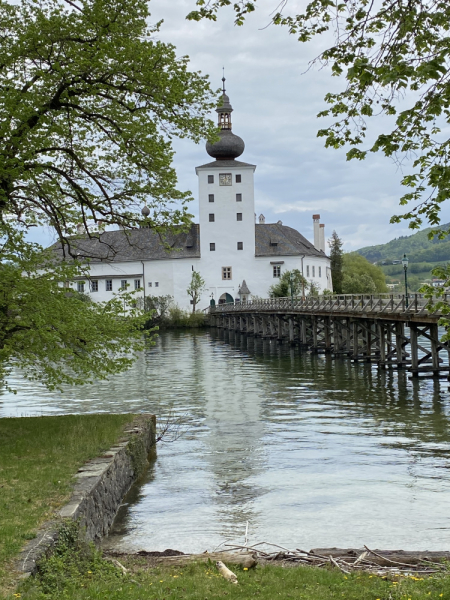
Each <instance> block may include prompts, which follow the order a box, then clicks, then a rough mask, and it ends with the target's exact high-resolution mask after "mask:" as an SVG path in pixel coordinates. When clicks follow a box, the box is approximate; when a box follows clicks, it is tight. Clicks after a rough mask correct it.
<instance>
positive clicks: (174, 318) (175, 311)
mask: <svg viewBox="0 0 450 600" xmlns="http://www.w3.org/2000/svg"><path fill="white" fill-rule="evenodd" d="M205 325H206V317H205V314H204V313H202V312H195V313H189V312H188V311H187V310H183V309H182V308H180V307H179V306H177V305H176V304H175V305H172V306H171V307H170V308H169V311H168V315H167V318H166V319H165V321H164V324H163V327H205Z"/></svg>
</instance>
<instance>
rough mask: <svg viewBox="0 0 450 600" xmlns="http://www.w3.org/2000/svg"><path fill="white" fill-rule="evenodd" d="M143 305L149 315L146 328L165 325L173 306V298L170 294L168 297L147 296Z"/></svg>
mask: <svg viewBox="0 0 450 600" xmlns="http://www.w3.org/2000/svg"><path fill="white" fill-rule="evenodd" d="M143 304H144V310H145V312H146V313H147V315H146V317H147V321H146V323H145V327H146V328H149V327H153V326H154V325H158V326H159V325H163V324H164V322H165V321H166V320H167V317H168V313H169V310H170V308H171V306H172V304H173V296H170V295H169V294H168V295H166V296H146V297H145V301H144V303H143ZM149 315H150V316H149Z"/></svg>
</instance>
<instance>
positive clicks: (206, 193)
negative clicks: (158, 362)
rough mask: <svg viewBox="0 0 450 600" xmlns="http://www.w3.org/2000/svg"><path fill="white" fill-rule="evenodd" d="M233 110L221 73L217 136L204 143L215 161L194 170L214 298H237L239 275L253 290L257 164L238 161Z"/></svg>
mask: <svg viewBox="0 0 450 600" xmlns="http://www.w3.org/2000/svg"><path fill="white" fill-rule="evenodd" d="M232 112H233V107H232V106H231V103H230V98H229V97H228V95H227V93H226V90H225V77H223V78H222V97H221V103H220V106H218V107H217V108H216V113H217V116H218V119H217V125H218V132H217V133H218V136H219V140H218V141H217V142H215V143H213V144H211V143H210V142H207V144H206V152H207V153H208V154H209V156H211V157H212V158H213V159H215V160H213V161H212V162H209V163H207V164H205V165H201V166H200V167H197V168H196V170H195V171H196V173H197V175H198V179H199V214H200V251H201V257H202V271H205V274H204V275H203V273H202V276H203V277H204V278H205V280H206V282H207V284H208V285H209V286H210V290H211V292H212V293H214V298H216V300H219V299H220V297H221V296H223V294H229V295H230V296H232V297H233V298H236V297H237V296H238V289H239V284H240V283H241V282H242V280H243V279H245V280H246V281H247V282H248V285H249V286H250V288H251V282H252V273H251V267H250V265H251V264H252V260H253V259H254V256H255V201H254V182H253V174H254V171H255V169H256V166H255V165H251V164H249V163H245V162H241V161H238V160H236V159H237V158H238V157H239V156H240V155H241V154H242V153H243V152H244V149H245V144H244V140H243V139H242V138H240V137H239V136H237V135H235V134H234V133H233V132H232V123H231V113H232ZM203 265H204V266H203ZM224 269H226V270H224ZM212 282H214V285H211V284H212ZM219 292H220V293H219ZM217 294H218V295H217Z"/></svg>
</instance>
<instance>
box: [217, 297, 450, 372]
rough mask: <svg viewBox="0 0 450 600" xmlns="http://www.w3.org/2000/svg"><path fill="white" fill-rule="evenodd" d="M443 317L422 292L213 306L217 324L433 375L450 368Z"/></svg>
mask: <svg viewBox="0 0 450 600" xmlns="http://www.w3.org/2000/svg"><path fill="white" fill-rule="evenodd" d="M448 296H449V297H448V300H449V301H450V294H449V295H448ZM443 299H444V300H445V299H446V298H445V297H444V298H443ZM407 304H408V306H407ZM441 316H442V315H441V313H440V312H430V311H429V310H427V300H426V299H425V298H423V297H422V295H421V294H412V295H410V296H409V298H408V302H407V300H406V298H405V296H404V295H396V294H374V295H342V296H318V297H307V298H305V299H301V298H294V299H293V300H291V299H290V298H273V299H268V300H255V301H253V302H243V303H236V304H221V305H218V306H215V307H210V309H209V322H210V325H211V326H213V327H219V328H223V329H229V330H233V331H239V332H241V333H246V334H249V335H254V336H258V337H262V338H271V339H276V340H278V341H279V342H283V341H284V340H285V341H287V342H289V343H290V344H298V345H300V346H302V347H305V348H307V349H309V350H311V351H312V352H326V353H331V354H333V355H335V356H345V357H348V358H350V359H351V360H353V361H365V362H373V363H376V364H377V365H378V366H379V367H380V368H387V367H388V368H397V369H401V368H406V369H408V370H409V371H411V372H412V375H413V376H419V375H425V376H427V375H428V376H433V377H439V376H440V375H441V374H442V373H443V372H449V371H450V367H449V352H450V346H449V344H448V342H442V341H440V339H439V333H438V323H439V319H440V318H441Z"/></svg>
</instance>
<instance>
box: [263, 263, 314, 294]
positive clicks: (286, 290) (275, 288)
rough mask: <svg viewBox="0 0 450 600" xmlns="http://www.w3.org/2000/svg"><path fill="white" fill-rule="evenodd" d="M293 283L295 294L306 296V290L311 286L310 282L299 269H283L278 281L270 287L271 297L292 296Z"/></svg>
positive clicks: (293, 292)
mask: <svg viewBox="0 0 450 600" xmlns="http://www.w3.org/2000/svg"><path fill="white" fill-rule="evenodd" d="M291 275H292V279H291ZM291 285H292V295H293V296H304V294H305V290H306V289H308V286H309V284H308V282H307V281H306V279H305V278H304V277H303V275H302V274H301V273H300V271H299V270H298V269H292V271H283V273H282V274H281V277H280V279H279V281H278V283H275V284H274V285H271V286H270V288H269V296H270V298H290V296H291Z"/></svg>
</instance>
